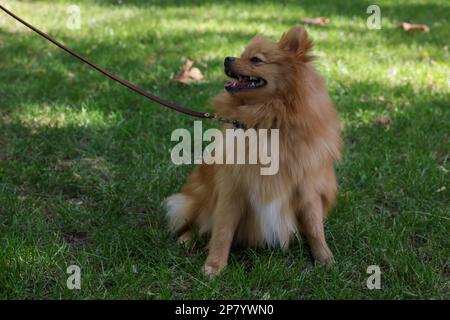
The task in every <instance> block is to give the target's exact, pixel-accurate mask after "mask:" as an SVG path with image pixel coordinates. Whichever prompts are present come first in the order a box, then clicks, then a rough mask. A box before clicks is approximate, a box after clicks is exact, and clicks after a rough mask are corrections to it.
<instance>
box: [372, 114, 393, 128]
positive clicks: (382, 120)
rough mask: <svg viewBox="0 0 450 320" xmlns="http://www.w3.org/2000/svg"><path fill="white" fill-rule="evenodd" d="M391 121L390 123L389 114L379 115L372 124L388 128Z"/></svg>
mask: <svg viewBox="0 0 450 320" xmlns="http://www.w3.org/2000/svg"><path fill="white" fill-rule="evenodd" d="M391 123H392V119H391V118H390V117H389V116H379V117H378V118H376V119H375V121H374V124H375V125H376V126H380V127H384V128H389V126H390V125H391Z"/></svg>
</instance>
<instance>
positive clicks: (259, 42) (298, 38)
mask: <svg viewBox="0 0 450 320" xmlns="http://www.w3.org/2000/svg"><path fill="white" fill-rule="evenodd" d="M311 48H312V42H311V40H310V39H309V38H308V35H307V32H306V31H305V30H304V29H303V28H301V27H294V28H292V29H291V30H290V31H289V32H287V33H286V34H284V35H283V36H282V37H281V39H280V40H279V41H278V42H272V41H269V40H268V39H266V38H264V37H262V36H256V37H255V38H253V39H252V40H251V42H250V43H249V44H248V45H247V47H246V48H245V51H244V52H243V53H242V54H241V56H240V57H239V58H235V57H227V58H225V61H224V69H225V74H226V75H227V76H228V77H230V78H232V80H233V81H231V82H229V83H227V84H225V91H224V92H222V93H220V94H219V95H218V96H216V97H215V98H214V99H213V105H214V106H215V108H216V109H217V114H218V115H219V116H220V117H223V118H226V119H232V120H236V121H238V122H239V123H240V124H242V125H243V126H244V127H245V128H255V129H274V128H276V129H279V170H278V173H277V174H274V175H261V174H260V171H259V169H258V167H259V165H258V164H257V165H249V164H235V165H230V164H205V163H203V164H201V165H199V166H197V167H196V169H195V170H194V172H193V173H192V174H191V175H190V176H189V178H188V180H187V182H186V184H185V186H184V187H183V189H182V191H181V193H177V194H174V195H172V196H170V197H169V198H168V199H166V207H167V215H168V219H169V225H170V228H171V231H172V232H173V233H175V234H177V235H178V236H179V240H180V241H189V240H190V239H191V237H192V233H191V232H192V230H193V228H195V229H196V230H198V234H199V235H202V234H208V235H210V241H209V244H208V250H209V252H208V257H207V259H206V262H205V265H204V267H203V271H204V272H205V273H206V274H208V275H210V276H213V275H215V274H217V273H219V272H220V271H221V270H222V269H223V268H224V267H225V266H226V264H227V260H228V255H229V251H230V247H231V245H232V244H233V243H235V244H243V245H245V246H257V245H262V246H268V247H275V246H279V247H281V248H287V247H288V246H289V243H290V242H292V240H293V239H295V238H298V235H299V234H301V235H303V236H304V237H305V238H306V241H307V242H308V244H309V247H310V250H311V252H312V255H313V257H314V259H316V260H317V261H318V262H320V263H321V264H324V265H326V266H328V267H329V266H331V264H332V262H333V254H332V253H331V251H330V248H329V247H328V245H327V242H326V240H325V235H324V219H325V218H326V216H327V212H328V211H329V210H330V208H332V207H333V205H334V202H335V198H336V193H337V182H336V176H335V171H334V163H335V162H336V161H339V160H340V159H341V152H342V150H341V149H342V143H341V132H340V131H341V130H340V124H339V119H338V116H337V113H336V110H335V108H334V106H333V103H332V101H331V99H330V97H329V95H328V93H327V89H326V85H325V83H324V81H323V79H322V78H321V76H320V75H319V74H318V73H317V72H316V70H315V69H314V66H313V64H312V61H313V59H314V57H313V56H311V54H310V50H311ZM229 127H230V126H229V125H225V126H224V128H229Z"/></svg>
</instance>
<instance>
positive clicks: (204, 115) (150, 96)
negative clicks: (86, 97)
mask: <svg viewBox="0 0 450 320" xmlns="http://www.w3.org/2000/svg"><path fill="white" fill-rule="evenodd" d="M0 9H2V10H3V11H5V12H6V13H7V14H8V15H10V16H11V17H13V18H14V19H16V20H17V21H19V22H20V23H22V24H23V25H25V26H27V27H28V28H30V29H31V30H33V31H34V32H36V33H37V34H39V35H40V36H41V37H43V38H45V39H47V40H48V41H50V42H52V43H53V44H54V45H56V46H58V47H59V48H61V49H62V50H64V51H66V52H67V53H69V54H70V55H72V56H73V57H75V58H77V59H78V60H80V61H82V62H84V63H85V64H87V65H89V66H91V67H92V68H94V69H95V70H97V71H98V72H100V73H102V74H104V75H105V76H107V77H108V78H110V79H112V80H114V81H116V82H118V83H120V84H121V85H123V86H125V87H127V88H128V89H131V90H133V91H134V92H137V93H139V94H140V95H142V96H144V97H146V98H147V99H150V100H152V101H154V102H156V103H159V104H160V105H163V106H165V107H167V108H169V109H172V110H175V111H178V112H181V113H184V114H187V115H190V116H193V117H197V118H203V119H211V120H217V121H221V122H227V123H232V124H234V125H235V127H241V126H242V125H241V124H240V123H239V122H238V121H236V120H230V119H225V118H220V117H218V116H217V115H216V114H215V113H209V112H198V111H194V110H191V109H188V108H186V107H184V106H181V105H178V104H175V103H172V102H170V101H167V100H165V99H162V98H160V97H158V96H155V95H154V94H152V93H150V92H148V91H145V90H144V89H142V88H140V87H138V86H137V85H135V84H133V83H131V82H129V81H127V80H124V79H121V78H120V77H118V76H116V75H114V74H112V73H111V72H109V71H107V70H105V69H103V68H101V67H99V66H98V65H96V64H95V63H93V62H91V61H89V60H88V59H86V58H85V57H83V56H81V55H79V54H78V53H76V52H75V51H73V50H71V49H69V48H67V47H66V46H64V45H63V44H61V43H60V42H58V41H57V40H55V39H53V38H52V37H50V36H49V35H48V34H46V33H44V32H42V31H41V30H39V29H37V28H35V27H33V26H32V25H31V24H29V23H28V22H26V21H24V20H23V19H21V18H19V17H18V16H16V15H15V14H14V13H12V12H11V11H9V10H8V9H6V8H5V7H3V6H2V5H1V4H0Z"/></svg>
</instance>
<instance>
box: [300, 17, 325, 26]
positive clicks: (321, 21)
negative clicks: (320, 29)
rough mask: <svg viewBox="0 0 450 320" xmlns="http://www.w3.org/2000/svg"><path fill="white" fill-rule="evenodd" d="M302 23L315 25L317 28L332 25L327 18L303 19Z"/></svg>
mask: <svg viewBox="0 0 450 320" xmlns="http://www.w3.org/2000/svg"><path fill="white" fill-rule="evenodd" d="M302 22H303V23H305V24H314V25H317V26H324V25H326V24H328V23H330V18H327V17H315V18H302Z"/></svg>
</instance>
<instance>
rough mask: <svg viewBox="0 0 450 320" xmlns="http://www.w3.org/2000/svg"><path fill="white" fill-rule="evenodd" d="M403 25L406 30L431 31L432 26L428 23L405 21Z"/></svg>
mask: <svg viewBox="0 0 450 320" xmlns="http://www.w3.org/2000/svg"><path fill="white" fill-rule="evenodd" d="M401 27H402V28H403V30H404V31H406V32H430V28H429V27H428V26H427V25H426V24H416V23H408V22H403V23H402V24H401Z"/></svg>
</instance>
